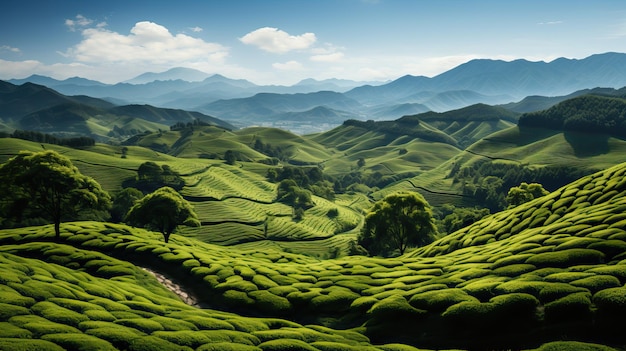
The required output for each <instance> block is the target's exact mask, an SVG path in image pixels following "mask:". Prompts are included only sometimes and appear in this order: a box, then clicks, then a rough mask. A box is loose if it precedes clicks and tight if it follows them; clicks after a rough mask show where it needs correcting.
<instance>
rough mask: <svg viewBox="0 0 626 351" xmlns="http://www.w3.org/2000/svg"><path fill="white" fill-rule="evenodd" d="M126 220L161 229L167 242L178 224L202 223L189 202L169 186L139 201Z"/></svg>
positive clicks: (134, 223) (193, 224)
mask: <svg viewBox="0 0 626 351" xmlns="http://www.w3.org/2000/svg"><path fill="white" fill-rule="evenodd" d="M126 221H127V222H128V223H130V224H133V225H138V226H146V227H148V228H152V229H156V230H158V231H160V232H161V233H162V234H163V238H164V240H165V242H166V243H167V242H168V241H169V237H170V235H171V234H172V232H174V230H175V229H176V227H177V226H178V225H180V224H184V225H188V226H199V225H200V222H199V221H198V216H197V215H196V213H195V212H194V210H193V208H192V207H191V205H190V204H189V202H187V200H185V199H183V197H182V196H180V194H179V193H178V192H176V190H174V189H172V188H168V187H164V188H160V189H158V190H156V191H155V192H153V193H151V194H148V195H146V196H145V197H143V198H142V199H141V200H139V201H137V203H136V204H135V205H134V206H133V207H131V209H130V210H129V211H128V214H127V215H126Z"/></svg>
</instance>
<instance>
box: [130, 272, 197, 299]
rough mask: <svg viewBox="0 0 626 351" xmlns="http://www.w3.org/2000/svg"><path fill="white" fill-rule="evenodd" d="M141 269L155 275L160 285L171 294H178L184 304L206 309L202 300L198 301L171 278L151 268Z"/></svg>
mask: <svg viewBox="0 0 626 351" xmlns="http://www.w3.org/2000/svg"><path fill="white" fill-rule="evenodd" d="M141 269H143V270H145V271H146V272H148V273H150V274H152V275H154V277H155V278H156V279H157V280H158V281H159V283H161V284H162V285H163V286H164V287H166V288H167V289H168V290H170V291H171V292H173V293H174V294H176V295H177V296H178V297H180V299H181V300H183V302H185V303H186V304H188V305H189V306H193V307H198V308H204V307H205V306H203V305H202V303H200V302H199V301H200V300H199V299H198V297H197V296H195V295H194V294H193V293H191V292H188V291H186V290H185V288H184V287H183V286H181V285H180V284H178V283H177V282H175V281H174V280H172V279H171V278H170V277H168V276H166V275H164V274H161V273H159V272H156V271H153V270H151V269H150V268H146V267H141Z"/></svg>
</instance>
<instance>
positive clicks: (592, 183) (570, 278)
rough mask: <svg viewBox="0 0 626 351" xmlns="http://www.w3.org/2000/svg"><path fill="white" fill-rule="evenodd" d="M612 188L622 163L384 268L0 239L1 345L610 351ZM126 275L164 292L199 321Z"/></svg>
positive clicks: (138, 235) (617, 234) (260, 246)
mask: <svg viewBox="0 0 626 351" xmlns="http://www.w3.org/2000/svg"><path fill="white" fill-rule="evenodd" d="M625 175H626V164H621V165H619V166H616V167H613V168H610V169H608V170H606V171H602V172H599V173H596V174H594V175H591V176H588V177H585V178H582V179H580V180H579V181H577V182H574V183H572V184H570V185H568V186H566V187H564V188H562V189H559V190H558V191H555V192H553V193H551V194H550V195H548V196H545V197H543V198H539V199H536V200H534V201H533V202H529V203H527V204H524V205H521V206H519V207H516V208H513V209H511V210H507V211H504V212H501V213H497V214H494V215H491V216H489V217H487V218H485V219H483V220H481V221H479V222H476V223H475V224H473V225H471V226H469V227H467V228H464V229H462V230H459V231H457V232H455V233H452V234H450V235H448V236H447V237H444V238H442V239H440V240H438V241H436V242H435V243H433V244H431V245H429V246H426V247H424V248H421V249H418V250H414V251H412V252H410V253H408V254H407V255H405V256H402V257H398V258H395V259H381V258H369V257H361V256H354V257H350V256H346V257H340V258H336V259H326V260H322V259H319V258H314V257H310V256H303V255H298V254H293V253H288V252H284V251H277V250H273V248H274V247H277V244H276V242H269V241H260V242H258V243H246V244H240V245H237V246H236V247H223V246H216V245H212V244H207V243H204V242H200V241H198V240H195V239H192V238H186V237H183V236H181V235H173V236H172V238H171V240H170V243H169V244H167V245H165V244H164V243H163V242H162V239H161V235H160V234H159V233H152V232H149V231H145V230H141V229H135V228H130V227H127V226H123V225H113V224H107V223H95V222H74V223H65V224H63V225H62V239H63V242H59V243H57V242H53V241H51V239H52V238H53V236H54V234H53V228H52V227H51V226H43V227H30V228H22V229H14V230H2V231H0V244H1V246H0V252H1V254H0V258H1V261H0V264H2V265H3V266H2V269H3V272H7V273H6V274H3V275H2V276H1V277H0V279H1V280H2V285H0V287H2V289H3V290H4V292H3V293H2V294H1V295H0V296H2V301H1V302H0V303H2V304H3V306H4V308H3V309H2V314H1V315H0V316H1V318H2V322H0V323H3V325H4V327H5V328H3V329H2V333H3V334H0V335H2V336H1V337H0V345H2V343H4V344H5V345H6V344H7V343H10V342H19V343H24V345H31V347H33V346H32V345H45V346H48V347H54V346H55V345H56V346H60V347H65V348H68V347H69V348H80V346H77V345H87V344H89V343H91V344H92V345H100V347H101V348H103V349H107V348H110V349H112V348H114V347H117V348H126V349H131V350H138V349H146V348H149V347H150V346H149V345H157V344H158V345H162V347H164V348H166V347H171V348H172V349H176V348H178V349H181V348H188V349H196V350H211V349H254V350H258V349H261V350H284V349H295V350H357V349H358V350H361V349H365V350H367V349H372V350H374V349H378V350H412V349H414V348H413V347H419V348H421V349H450V348H454V349H532V348H536V347H539V349H542V350H555V349H583V348H589V349H594V350H595V349H597V350H611V349H612V347H616V348H620V345H623V344H624V343H625V342H626V339H624V336H623V333H621V328H622V326H621V323H619V322H616V321H619V320H621V316H623V313H625V312H626V305H625V304H624V301H625V300H626V288H625V287H624V286H625V284H626V273H625V272H626V215H625V214H624V213H625V210H626V177H625ZM341 237H342V236H341V235H337V236H334V237H332V238H329V239H327V240H329V242H328V243H329V244H334V243H335V242H336V240H340V238H341ZM279 244H282V243H279ZM280 248H281V249H284V247H280ZM136 265H138V266H147V267H150V268H151V269H154V270H158V271H161V272H163V273H166V274H168V275H169V276H172V277H176V279H177V280H178V282H179V283H180V284H181V286H183V287H184V288H185V289H186V290H187V291H188V292H189V293H193V294H194V295H195V296H197V297H198V298H199V300H200V302H201V303H202V305H203V307H204V308H203V309H198V308H195V307H190V306H187V305H185V304H183V303H182V302H180V301H179V300H178V299H177V298H176V297H175V296H172V294H171V293H170V292H168V291H166V290H164V289H163V288H160V287H158V286H157V283H155V281H154V279H153V278H152V277H151V276H150V275H148V274H147V273H145V272H143V271H141V270H139V269H137V268H136V267H135V266H136ZM59 281H61V282H59ZM416 330H419V331H420V332H419V333H415V331H416ZM16 338H17V339H19V341H14V340H15V339H16ZM587 343H595V345H591V344H587ZM542 344H543V346H542ZM598 344H602V345H598ZM374 345H378V346H374ZM408 345H412V346H408Z"/></svg>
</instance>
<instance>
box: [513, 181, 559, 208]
mask: <svg viewBox="0 0 626 351" xmlns="http://www.w3.org/2000/svg"><path fill="white" fill-rule="evenodd" d="M548 194H549V192H548V191H547V190H546V189H544V188H543V186H542V185H541V184H538V183H530V184H528V183H526V182H522V184H520V185H519V186H514V187H512V188H511V189H509V192H508V194H507V195H506V202H507V203H508V204H509V208H511V207H516V206H519V205H521V204H523V203H525V202H529V201H531V200H534V199H536V198H538V197H542V196H544V195H548Z"/></svg>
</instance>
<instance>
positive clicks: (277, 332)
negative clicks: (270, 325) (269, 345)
mask: <svg viewBox="0 0 626 351" xmlns="http://www.w3.org/2000/svg"><path fill="white" fill-rule="evenodd" d="M252 335H254V336H256V337H257V338H259V340H261V342H265V341H268V340H276V339H294V340H302V341H304V336H303V335H302V333H300V332H299V331H296V330H289V329H272V330H261V331H256V332H252Z"/></svg>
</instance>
